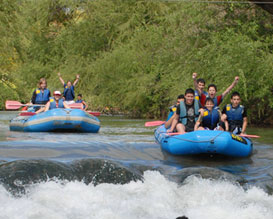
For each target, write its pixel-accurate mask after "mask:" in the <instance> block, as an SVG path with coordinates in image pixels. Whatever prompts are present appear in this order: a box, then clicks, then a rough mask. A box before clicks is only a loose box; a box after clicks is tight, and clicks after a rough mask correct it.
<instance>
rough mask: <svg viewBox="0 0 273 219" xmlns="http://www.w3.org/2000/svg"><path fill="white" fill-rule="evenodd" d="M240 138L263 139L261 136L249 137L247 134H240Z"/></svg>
mask: <svg viewBox="0 0 273 219" xmlns="http://www.w3.org/2000/svg"><path fill="white" fill-rule="evenodd" d="M240 136H242V137H246V138H260V137H261V136H259V135H247V134H240Z"/></svg>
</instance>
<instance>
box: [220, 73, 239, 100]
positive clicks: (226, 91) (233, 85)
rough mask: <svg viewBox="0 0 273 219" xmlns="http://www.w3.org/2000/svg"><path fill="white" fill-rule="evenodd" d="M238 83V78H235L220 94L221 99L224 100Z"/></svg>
mask: <svg viewBox="0 0 273 219" xmlns="http://www.w3.org/2000/svg"><path fill="white" fill-rule="evenodd" d="M238 81H239V77H238V76H236V77H235V79H234V81H233V82H232V84H231V85H230V86H229V87H228V88H227V89H226V90H225V91H224V92H223V93H222V98H224V97H225V96H226V95H227V94H228V93H229V92H230V91H231V90H232V89H233V88H234V87H235V85H236V84H237V83H238Z"/></svg>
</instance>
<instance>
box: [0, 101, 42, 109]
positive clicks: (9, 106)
mask: <svg viewBox="0 0 273 219" xmlns="http://www.w3.org/2000/svg"><path fill="white" fill-rule="evenodd" d="M5 106H6V109H10V110H15V109H19V108H21V107H22V106H44V105H41V104H33V105H30V104H22V103H20V102H18V101H15V100H7V101H6V103H5Z"/></svg>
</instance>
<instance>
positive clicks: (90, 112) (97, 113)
mask: <svg viewBox="0 0 273 219" xmlns="http://www.w3.org/2000/svg"><path fill="white" fill-rule="evenodd" d="M87 113H89V114H91V115H93V116H100V112H92V111H87Z"/></svg>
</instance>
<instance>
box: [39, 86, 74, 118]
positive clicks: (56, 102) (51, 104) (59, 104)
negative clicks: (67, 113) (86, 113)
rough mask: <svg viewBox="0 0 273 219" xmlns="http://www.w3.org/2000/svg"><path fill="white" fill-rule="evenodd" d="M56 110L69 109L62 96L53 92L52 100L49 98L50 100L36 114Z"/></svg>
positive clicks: (57, 92)
mask: <svg viewBox="0 0 273 219" xmlns="http://www.w3.org/2000/svg"><path fill="white" fill-rule="evenodd" d="M56 108H66V109H69V106H68V105H67V103H66V102H65V101H64V100H63V98H62V94H61V92H60V91H54V93H53V98H52V97H51V98H50V100H49V101H48V102H47V104H46V105H45V107H44V108H41V109H40V110H38V111H37V112H36V113H40V112H43V111H44V112H46V111H48V110H51V109H56Z"/></svg>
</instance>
